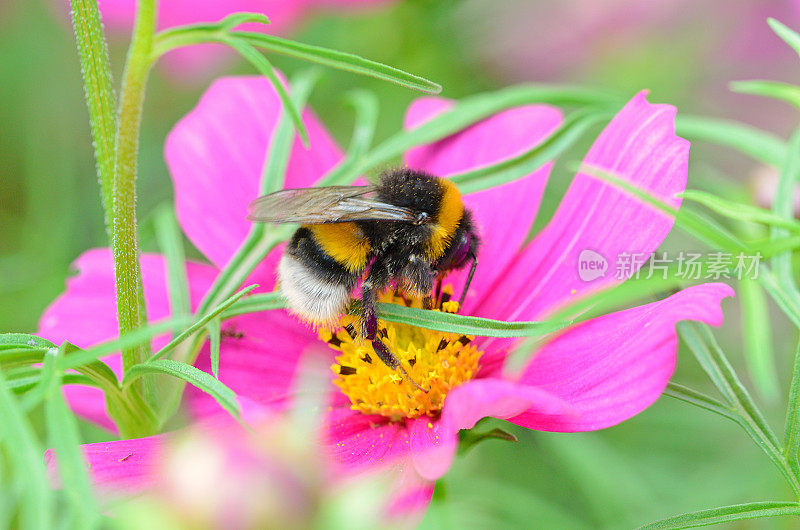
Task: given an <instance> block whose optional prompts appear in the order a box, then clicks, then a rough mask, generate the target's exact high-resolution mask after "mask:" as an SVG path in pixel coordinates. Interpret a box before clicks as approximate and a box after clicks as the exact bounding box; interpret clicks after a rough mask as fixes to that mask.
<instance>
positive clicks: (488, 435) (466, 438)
mask: <svg viewBox="0 0 800 530" xmlns="http://www.w3.org/2000/svg"><path fill="white" fill-rule="evenodd" d="M487 440H505V441H507V442H518V441H519V440H518V439H517V437H516V436H514V435H513V434H512V433H510V432H508V431H506V430H503V429H501V428H500V427H495V428H494V429H492V430H490V431H484V432H476V431H475V430H474V429H469V430H462V431H459V433H458V454H459V456H463V455H465V454H467V452H469V451H470V450H471V449H473V448H474V447H476V446H477V445H478V444H479V443H481V442H485V441H487Z"/></svg>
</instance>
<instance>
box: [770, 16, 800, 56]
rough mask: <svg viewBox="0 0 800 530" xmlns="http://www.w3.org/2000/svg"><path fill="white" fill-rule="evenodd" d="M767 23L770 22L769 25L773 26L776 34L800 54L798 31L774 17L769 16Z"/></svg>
mask: <svg viewBox="0 0 800 530" xmlns="http://www.w3.org/2000/svg"><path fill="white" fill-rule="evenodd" d="M767 23H768V24H769V27H771V28H772V31H774V32H775V34H776V35H777V36H778V37H780V38H781V39H782V40H783V42H785V43H786V44H788V45H789V46H791V47H792V49H794V51H796V52H797V54H798V55H800V35H798V34H797V32H795V31H793V30H792V29H790V28H789V27H787V26H785V25H783V24H782V23H780V22H778V21H777V20H775V19H774V18H768V19H767Z"/></svg>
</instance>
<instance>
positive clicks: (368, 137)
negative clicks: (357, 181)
mask: <svg viewBox="0 0 800 530" xmlns="http://www.w3.org/2000/svg"><path fill="white" fill-rule="evenodd" d="M348 102H349V103H350V104H351V105H352V106H353V108H354V110H355V115H356V116H355V125H354V127H353V134H352V136H351V140H350V145H349V146H348V148H347V156H345V157H344V158H343V159H342V160H341V161H340V162H339V163H338V164H336V165H335V166H334V167H333V168H332V169H331V170H329V171H328V173H326V174H325V176H324V177H323V178H322V179H320V181H319V182H318V183H317V186H333V185H336V184H349V183H350V182H351V181H352V180H353V179H354V178H355V177H356V176H357V174H358V173H357V172H358V164H359V160H360V159H361V158H363V157H364V156H366V154H367V153H368V152H369V148H370V147H371V146H372V140H373V138H374V135H375V127H376V126H377V124H378V110H379V109H378V100H377V98H376V97H375V95H374V94H372V93H371V92H367V91H364V90H359V91H354V92H352V93H350V95H349V97H348Z"/></svg>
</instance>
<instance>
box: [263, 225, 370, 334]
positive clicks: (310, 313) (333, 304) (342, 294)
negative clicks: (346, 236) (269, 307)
mask: <svg viewBox="0 0 800 530" xmlns="http://www.w3.org/2000/svg"><path fill="white" fill-rule="evenodd" d="M362 270H363V267H362ZM360 274H361V270H359V271H350V270H349V269H348V268H347V267H346V266H344V265H342V264H341V263H340V262H338V261H337V260H336V259H334V257H332V256H331V255H330V254H328V253H327V252H326V251H325V250H324V248H323V246H322V245H321V244H320V243H319V242H318V241H317V240H316V238H315V237H314V235H313V233H312V230H311V229H309V228H307V227H301V228H300V229H298V230H297V232H295V234H294V236H293V237H292V240H291V242H290V243H289V246H288V247H287V248H286V251H285V252H284V255H283V257H282V258H281V262H280V264H279V265H278V277H279V280H280V289H281V292H282V293H283V295H284V296H285V297H286V300H287V302H288V305H289V309H290V310H291V311H292V312H293V313H296V314H297V315H298V316H299V317H301V318H302V319H303V320H306V321H310V322H313V323H314V324H333V323H335V322H336V321H337V320H338V317H339V315H341V314H342V313H343V312H344V310H345V309H346V307H347V304H348V302H349V301H350V290H351V289H352V288H353V286H354V285H355V282H356V280H357V279H358V278H359V276H360Z"/></svg>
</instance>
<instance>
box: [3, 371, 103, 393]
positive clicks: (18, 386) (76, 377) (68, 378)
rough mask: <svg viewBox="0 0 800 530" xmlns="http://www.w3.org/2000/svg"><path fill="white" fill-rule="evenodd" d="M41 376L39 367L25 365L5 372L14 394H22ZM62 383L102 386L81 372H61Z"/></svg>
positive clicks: (34, 384)
mask: <svg viewBox="0 0 800 530" xmlns="http://www.w3.org/2000/svg"><path fill="white" fill-rule="evenodd" d="M40 377H41V368H35V367H32V366H26V367H22V368H17V369H14V370H9V371H8V372H7V373H6V385H7V386H8V388H9V389H11V390H12V391H14V393H15V394H22V393H25V392H27V391H29V390H30V389H31V388H33V387H34V386H36V384H37V383H38V382H39V379H40ZM61 381H62V384H64V385H84V386H94V387H97V388H102V387H101V386H100V385H98V384H97V383H95V382H94V381H92V380H91V379H89V378H88V377H86V376H85V375H81V374H63V375H62V377H61Z"/></svg>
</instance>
